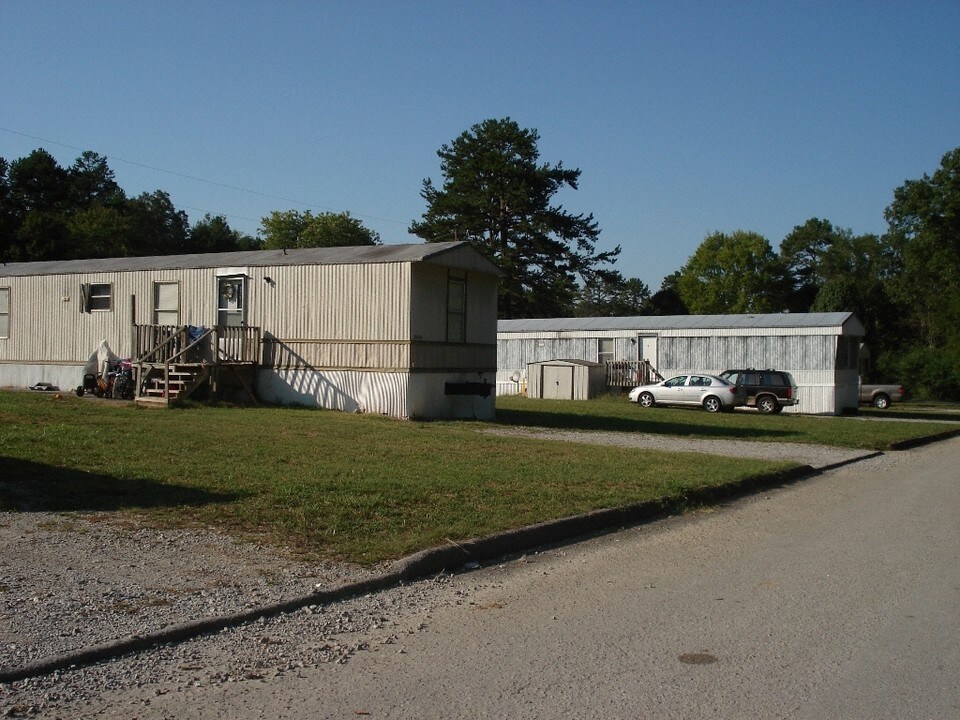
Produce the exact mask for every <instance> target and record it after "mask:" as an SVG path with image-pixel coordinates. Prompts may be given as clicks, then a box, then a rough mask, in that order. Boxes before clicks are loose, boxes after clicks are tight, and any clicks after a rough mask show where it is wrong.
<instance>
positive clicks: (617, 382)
mask: <svg viewBox="0 0 960 720" xmlns="http://www.w3.org/2000/svg"><path fill="white" fill-rule="evenodd" d="M606 369H607V387H622V388H625V387H630V388H632V387H636V386H637V385H649V384H650V383H655V382H660V381H661V380H663V376H662V375H661V374H660V373H659V372H657V369H656V368H655V367H653V365H651V364H650V362H649V361H648V360H614V361H613V362H608V363H606Z"/></svg>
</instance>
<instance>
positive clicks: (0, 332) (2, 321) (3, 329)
mask: <svg viewBox="0 0 960 720" xmlns="http://www.w3.org/2000/svg"><path fill="white" fill-rule="evenodd" d="M8 337H10V288H0V338H8Z"/></svg>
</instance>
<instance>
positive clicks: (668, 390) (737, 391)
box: [630, 375, 746, 412]
mask: <svg viewBox="0 0 960 720" xmlns="http://www.w3.org/2000/svg"><path fill="white" fill-rule="evenodd" d="M630 402H635V403H639V404H640V405H642V406H643V407H648V408H649V407H653V406H654V405H699V406H700V407H702V408H703V409H704V410H706V411H707V412H720V411H728V410H733V409H734V408H735V407H739V406H740V405H743V404H744V403H745V402H746V394H745V391H744V389H743V388H742V387H738V386H737V385H732V384H731V383H729V382H727V381H726V380H724V379H723V378H719V377H717V376H716V375H677V376H676V377H672V378H670V379H669V380H664V381H663V382H659V383H656V384H653V385H641V386H640V387H635V388H634V389H633V390H631V391H630Z"/></svg>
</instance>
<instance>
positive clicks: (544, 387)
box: [527, 360, 607, 400]
mask: <svg viewBox="0 0 960 720" xmlns="http://www.w3.org/2000/svg"><path fill="white" fill-rule="evenodd" d="M606 387H607V379H606V368H605V367H604V366H603V365H601V364H600V363H596V362H590V361H588V360H548V361H546V362H537V363H531V364H530V365H528V366H527V396H528V397H533V398H543V399H546V400H588V399H590V398H592V397H596V396H597V395H599V394H600V393H602V392H604V390H605V389H606Z"/></svg>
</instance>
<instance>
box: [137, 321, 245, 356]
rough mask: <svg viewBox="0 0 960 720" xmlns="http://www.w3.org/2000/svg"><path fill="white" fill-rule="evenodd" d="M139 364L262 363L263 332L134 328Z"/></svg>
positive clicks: (233, 328)
mask: <svg viewBox="0 0 960 720" xmlns="http://www.w3.org/2000/svg"><path fill="white" fill-rule="evenodd" d="M134 336H135V340H134V348H135V356H134V359H135V361H136V362H138V363H152V364H158V365H159V364H163V363H170V362H179V363H204V362H206V363H213V364H220V363H259V362H260V355H261V351H260V328H257V327H225V326H217V327H213V328H201V327H192V326H190V325H134Z"/></svg>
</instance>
